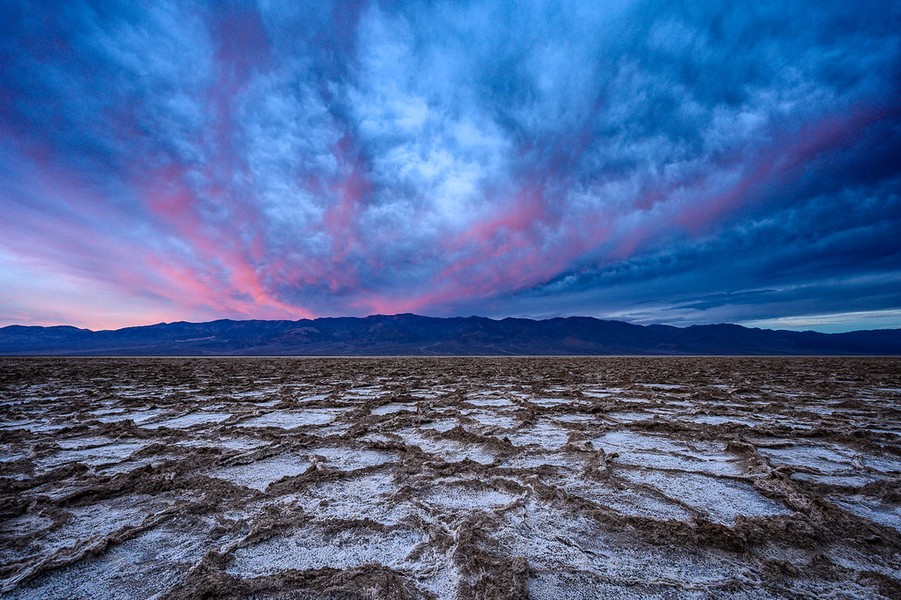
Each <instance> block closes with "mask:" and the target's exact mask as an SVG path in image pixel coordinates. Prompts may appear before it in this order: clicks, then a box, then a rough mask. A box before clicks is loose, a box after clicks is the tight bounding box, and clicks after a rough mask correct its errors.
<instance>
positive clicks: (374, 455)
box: [310, 447, 397, 471]
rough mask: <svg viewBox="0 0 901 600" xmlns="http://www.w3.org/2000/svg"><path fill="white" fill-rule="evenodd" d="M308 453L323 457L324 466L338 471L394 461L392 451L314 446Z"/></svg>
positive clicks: (394, 457) (395, 458)
mask: <svg viewBox="0 0 901 600" xmlns="http://www.w3.org/2000/svg"><path fill="white" fill-rule="evenodd" d="M310 455H311V456H313V457H314V458H315V457H321V458H322V459H324V464H325V466H327V467H329V468H332V469H337V470H339V471H355V470H357V469H366V468H368V467H375V466H378V465H383V464H386V463H390V462H394V461H396V460H397V456H396V455H395V454H394V453H393V452H384V451H380V450H367V449H358V448H346V447H345V448H340V447H339V448H314V449H312V450H310Z"/></svg>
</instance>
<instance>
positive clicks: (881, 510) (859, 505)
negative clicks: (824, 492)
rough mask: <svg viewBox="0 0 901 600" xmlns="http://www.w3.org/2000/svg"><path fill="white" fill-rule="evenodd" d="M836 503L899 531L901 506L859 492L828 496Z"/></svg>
mask: <svg viewBox="0 0 901 600" xmlns="http://www.w3.org/2000/svg"><path fill="white" fill-rule="evenodd" d="M830 499H831V500H832V501H833V502H834V503H835V504H836V505H838V506H840V507H841V508H843V509H845V510H847V511H848V512H850V513H853V514H855V515H857V516H858V517H861V518H863V519H867V520H868V521H873V522H874V523H879V524H880V525H885V526H886V527H891V528H892V529H895V530H897V531H898V532H901V507H899V506H892V505H889V504H884V503H883V502H880V501H879V500H878V499H876V498H870V497H867V496H864V495H861V494H856V495H853V496H844V497H832V498H830Z"/></svg>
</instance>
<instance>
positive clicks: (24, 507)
mask: <svg viewBox="0 0 901 600" xmlns="http://www.w3.org/2000/svg"><path fill="white" fill-rule="evenodd" d="M899 436H901V359H888V358H886V359H879V358H873V359H861V358H851V359H849V358H628V357H616V358H372V359H369V358H341V359H332V358H246V359H245V358H215V359H212V358H174V359H152V358H151V359H148V358H141V359H136V358H135V359H132V358H102V359H0V447H2V452H0V595H2V596H3V597H11V598H144V597H162V598H197V597H210V598H214V597H215V598H219V597H241V598H334V599H338V598H341V599H350V598H368V599H375V598H392V599H393V598H527V597H528V598H709V597H719V598H783V597H811V598H813V597H816V598H852V597H853V598H857V597H870V598H879V597H883V598H901V437H899Z"/></svg>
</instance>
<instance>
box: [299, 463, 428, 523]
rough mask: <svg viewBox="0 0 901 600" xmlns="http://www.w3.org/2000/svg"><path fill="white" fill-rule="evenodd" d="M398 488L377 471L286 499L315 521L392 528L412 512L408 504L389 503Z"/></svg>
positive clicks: (320, 484) (310, 488) (321, 484)
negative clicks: (347, 521)
mask: <svg viewBox="0 0 901 600" xmlns="http://www.w3.org/2000/svg"><path fill="white" fill-rule="evenodd" d="M397 490H398V486H397V483H396V482H395V481H394V477H393V476H392V475H391V473H388V472H385V471H381V472H376V473H370V474H366V475H359V476H355V477H350V478H342V479H338V480H335V481H322V482H317V483H314V484H311V485H310V486H308V487H307V488H306V489H305V490H304V491H303V492H300V493H297V494H293V495H291V496H290V497H288V498H287V500H288V501H290V502H293V503H294V504H296V505H297V506H298V507H300V508H301V509H303V511H304V512H305V513H307V514H309V515H314V516H315V517H316V518H317V519H319V520H327V519H357V520H364V519H369V520H372V521H374V522H376V523H381V524H383V525H396V524H398V523H399V522H400V521H401V520H402V519H405V518H407V517H408V516H409V515H410V514H411V513H413V512H415V510H416V509H415V507H414V506H413V505H412V504H410V503H409V502H403V501H401V502H398V501H392V499H391V497H392V495H393V494H394V493H395V492H397Z"/></svg>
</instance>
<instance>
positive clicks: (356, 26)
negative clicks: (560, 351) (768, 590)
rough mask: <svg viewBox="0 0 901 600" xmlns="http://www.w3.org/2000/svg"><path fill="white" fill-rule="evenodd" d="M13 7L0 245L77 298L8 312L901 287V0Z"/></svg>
mask: <svg viewBox="0 0 901 600" xmlns="http://www.w3.org/2000/svg"><path fill="white" fill-rule="evenodd" d="M0 10H2V12H3V14H2V15H0V16H2V17H3V19H2V20H3V22H4V23H5V25H3V26H2V27H4V28H5V30H4V31H3V35H2V36H0V39H2V41H0V58H2V60H0V115H2V116H0V134H2V138H0V174H2V181H3V183H2V184H0V194H2V195H0V203H2V208H3V213H4V219H3V220H2V221H0V250H2V251H3V252H4V253H5V255H6V256H7V257H11V258H10V259H9V261H8V262H9V264H12V261H15V262H16V264H18V265H20V266H19V267H16V272H17V273H19V274H20V275H19V276H17V279H16V280H17V281H22V276H21V274H22V273H25V272H27V270H28V269H34V270H35V273H37V272H38V271H39V272H40V273H41V275H40V279H41V281H46V282H48V284H49V282H53V281H56V282H57V283H58V285H59V286H60V289H61V290H66V291H67V293H69V294H70V296H71V297H72V298H73V299H77V301H73V305H72V308H71V310H70V311H69V313H68V314H66V313H65V311H63V312H60V311H58V310H56V308H54V307H51V305H50V301H49V300H46V301H45V300H41V298H40V297H38V296H40V295H36V294H33V293H31V292H26V287H25V286H24V284H21V283H20V284H17V285H14V286H13V288H12V291H11V292H8V293H7V295H6V297H5V298H0V313H6V314H8V315H14V314H21V310H20V308H16V309H15V311H14V310H13V308H12V307H21V306H23V305H24V304H23V300H22V298H23V297H25V296H28V297H29V304H34V306H35V309H34V310H35V315H37V314H46V315H58V316H57V317H49V316H48V317H47V318H48V319H51V320H52V319H56V318H59V319H62V320H69V321H72V322H76V321H78V322H88V321H85V320H84V319H82V318H81V317H80V316H79V315H81V314H96V310H95V307H96V305H99V304H100V303H102V302H107V300H108V299H109V298H111V297H117V298H119V300H117V303H119V308H117V310H119V312H120V313H122V314H135V315H136V316H135V322H142V321H143V320H145V319H141V318H140V316H139V315H140V314H147V315H148V318H149V315H151V314H152V315H168V318H171V319H179V318H184V317H185V316H186V315H191V317H192V318H198V319H201V318H215V317H220V316H227V317H273V318H277V317H284V318H296V317H298V316H313V315H336V314H367V313H370V312H398V311H404V310H415V311H417V312H422V313H427V314H437V315H451V314H461V313H482V314H485V313H490V314H492V315H495V316H503V315H508V314H517V315H523V316H542V315H551V314H574V313H578V314H596V315H619V316H623V317H625V318H632V319H633V320H641V321H672V322H682V323H690V322H710V321H712V320H720V319H723V320H737V321H750V320H754V319H757V320H760V319H778V318H781V317H784V316H786V315H788V316H797V315H803V314H808V312H809V313H810V314H817V313H819V314H826V313H827V312H830V311H831V312H835V313H839V312H860V311H866V310H894V309H896V308H897V307H898V306H899V305H901V303H899V299H898V298H897V297H896V295H893V294H890V293H880V292H879V291H878V290H876V289H872V287H871V286H870V287H868V286H869V284H864V283H861V282H862V281H869V280H871V279H872V278H876V279H879V278H881V279H880V281H894V280H895V279H897V277H898V274H899V265H901V261H899V248H898V245H897V242H896V240H895V236H894V235H892V231H896V230H897V226H898V220H899V212H901V208H899V204H898V202H899V200H898V197H899V187H901V186H899V179H901V178H899V175H901V173H899V170H898V167H897V159H896V158H895V157H896V156H897V155H898V152H899V151H901V105H899V103H898V101H897V98H899V97H901V94H899V91H901V75H899V73H901V69H899V58H901V52H899V50H898V48H899V47H901V45H899V42H901V34H899V33H898V31H899V29H898V28H897V27H896V26H893V24H895V25H896V24H897V23H898V22H899V16H901V10H899V9H898V8H896V7H894V6H891V7H889V6H886V7H885V11H887V14H876V12H877V11H862V10H859V8H858V7H855V6H851V5H848V4H847V3H841V2H826V3H818V4H816V6H814V5H813V4H812V3H809V2H798V3H793V4H791V5H788V6H786V5H784V4H777V3H762V4H757V5H754V6H743V5H736V6H730V7H725V8H724V7H722V6H714V5H711V4H709V3H702V2H691V3H680V4H672V3H666V2H650V1H635V2H626V1H623V2H612V3H603V4H597V5H580V4H577V3H563V4H561V3H557V2H544V1H538V0H534V1H530V2H524V3H518V4H517V5H516V6H515V7H514V6H512V5H509V4H508V3H499V2H471V3H470V2H462V3H448V2H436V3H426V4H423V3H416V2H390V3H389V2H375V1H373V2H350V3H348V2H336V3H328V2H322V3H313V4H310V5H309V6H297V5H296V4H295V3H287V2H279V1H274V0H269V1H265V2H259V3H253V2H238V1H236V2H226V3H221V4H219V3H217V4H215V5H213V4H205V3H199V2H188V1H184V2H182V1H175V0H173V1H168V2H159V3H154V4H153V5H152V6H149V7H135V6H133V5H132V4H129V3H117V2H110V3H102V4H97V3H92V2H79V1H71V2H67V3H64V4H63V5H61V6H59V7H58V8H57V9H56V10H50V8H49V7H44V8H42V7H36V6H32V5H29V4H28V3H15V2H12V3H7V4H6V5H4V7H3V8H2V9H0ZM21 265H30V266H29V267H27V268H26V267H22V266H21ZM22 269H25V270H24V271H23V270H22ZM868 278H870V279H868ZM111 290H112V291H113V292H112V294H111V292H110V291H111ZM861 294H863V295H861ZM131 297H140V298H143V300H142V301H141V303H140V306H141V310H140V311H129V310H125V309H124V304H125V303H126V302H127V300H126V299H127V298H131ZM42 303H45V304H46V305H47V306H46V308H47V310H44V309H43V308H42V307H41V305H42ZM51 308H53V311H56V312H53V311H51V310H50V309H51ZM827 308H828V310H827ZM42 310H43V312H41V311H42ZM16 311H18V312H16ZM799 311H800V312H799ZM15 318H18V317H15ZM7 319H8V320H14V317H8V318H7ZM34 319H38V317H33V318H32V320H34Z"/></svg>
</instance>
